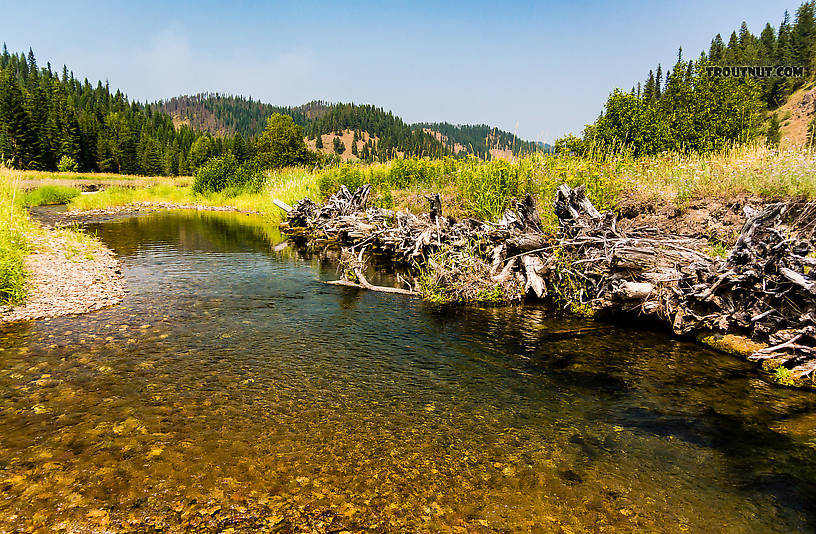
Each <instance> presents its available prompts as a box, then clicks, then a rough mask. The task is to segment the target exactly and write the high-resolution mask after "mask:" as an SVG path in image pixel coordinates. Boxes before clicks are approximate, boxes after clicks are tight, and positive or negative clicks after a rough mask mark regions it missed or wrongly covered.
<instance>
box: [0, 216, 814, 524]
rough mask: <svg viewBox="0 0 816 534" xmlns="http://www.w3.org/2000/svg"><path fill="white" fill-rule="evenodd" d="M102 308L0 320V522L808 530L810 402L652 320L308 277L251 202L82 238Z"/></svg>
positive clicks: (314, 272)
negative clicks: (118, 274) (452, 301)
mask: <svg viewBox="0 0 816 534" xmlns="http://www.w3.org/2000/svg"><path fill="white" fill-rule="evenodd" d="M92 230H94V231H96V232H97V233H98V235H99V236H100V238H101V239H103V240H104V241H105V242H106V243H108V244H109V245H110V246H111V247H112V248H114V249H115V250H116V251H117V252H119V253H120V254H121V256H122V261H123V263H124V273H125V276H126V279H127V283H128V287H129V289H130V294H129V296H128V297H127V299H126V301H125V302H124V304H123V305H122V306H119V307H117V308H114V309H110V310H105V311H102V312H98V313H94V314H90V315H85V316H82V317H73V318H62V319H55V320H50V321H40V322H36V323H24V324H18V325H13V326H7V327H4V328H3V329H2V330H0V335H2V342H0V361H2V365H0V490H2V499H0V524H4V525H9V526H8V527H4V528H8V529H9V530H12V531H13V530H16V529H18V528H27V527H29V528H30V527H33V528H54V527H60V526H62V527H64V528H66V529H68V530H69V531H70V530H82V529H97V530H100V529H105V528H110V529H112V530H114V531H126V530H134V531H139V532H143V531H149V530H151V529H153V530H163V531H174V532H183V531H187V530H190V529H196V528H198V529H200V530H202V531H209V530H212V531H218V530H224V529H228V528H234V529H235V530H237V531H247V532H253V531H259V530H265V529H266V530H269V531H288V530H291V531H310V530H313V531H340V530H343V529H348V530H352V531H357V530H364V529H370V530H373V531H394V532H403V531H417V530H420V531H447V530H454V531H456V530H457V529H458V531H462V532H465V531H477V532H478V531H484V532H489V531H496V530H498V531H536V530H539V531H542V532H580V531H599V532H605V531H610V532H635V531H647V532H655V531H672V532H674V531H690V532H792V531H810V530H812V529H813V519H814V517H816V516H815V515H814V504H813V503H816V488H814V481H816V469H814V468H815V467H816V461H815V460H814V447H815V446H816V425H815V424H814V423H816V415H814V413H816V410H814V407H815V405H816V397H815V396H814V395H813V394H812V393H809V392H799V391H789V390H781V389H776V388H773V387H770V386H768V385H767V384H766V383H765V382H763V381H761V380H759V379H758V378H757V377H756V376H755V375H754V373H753V372H752V370H751V367H750V366H748V365H746V364H744V363H743V362H740V361H737V360H735V359H733V358H730V357H726V356H721V355H718V354H716V353H712V352H709V351H707V350H704V349H701V348H700V347H697V346H694V345H691V344H688V343H682V342H678V341H673V340H670V339H667V338H666V337H665V336H662V335H660V334H655V333H650V332H645V331H638V330H629V329H621V328H613V327H610V326H607V325H600V324H596V323H590V322H585V321H582V320H577V319H571V318H564V317H557V316H555V315H554V314H553V312H552V311H551V310H547V309H545V308H537V307H525V308H520V307H519V308H488V309H466V310H458V311H456V312H452V311H450V310H447V311H445V310H439V309H434V308H429V307H427V306H425V305H424V304H422V303H421V302H419V301H417V300H414V299H407V298H405V297H401V296H396V295H382V294H375V293H368V292H361V291H357V290H354V289H349V288H342V287H334V286H326V285H324V284H322V283H321V282H320V278H326V277H331V276H332V275H333V274H334V271H333V268H332V267H331V266H326V265H321V263H320V262H319V261H318V260H317V259H316V258H303V257H298V256H296V255H295V254H294V253H293V251H291V250H289V249H286V250H283V251H281V252H274V250H273V245H274V244H275V243H276V242H277V241H278V240H279V239H280V237H279V236H278V235H277V233H276V232H275V231H274V230H271V229H270V228H269V227H268V226H266V225H265V224H263V222H262V221H260V220H259V219H257V218H255V217H247V216H244V215H236V214H214V213H188V214H173V213H157V214H152V215H149V216H144V217H139V218H135V219H124V220H116V221H111V222H107V223H105V224H101V225H97V226H95V227H93V228H92Z"/></svg>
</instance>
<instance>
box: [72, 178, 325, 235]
mask: <svg viewBox="0 0 816 534" xmlns="http://www.w3.org/2000/svg"><path fill="white" fill-rule="evenodd" d="M307 196H308V197H312V198H315V199H316V198H318V196H319V190H318V187H317V181H316V175H315V174H314V173H312V172H310V171H308V170H306V169H301V168H288V169H283V170H280V171H277V172H275V173H269V174H268V176H267V180H266V183H265V184H264V186H263V188H262V189H261V191H258V192H250V191H241V190H234V189H231V190H225V191H221V192H218V193H207V194H195V193H193V190H192V188H191V187H189V186H176V185H169V184H162V185H154V186H150V187H144V188H130V187H110V188H108V189H105V190H103V191H99V192H97V193H93V194H91V195H82V196H79V197H76V198H74V199H73V200H72V201H71V202H70V203H69V205H68V209H71V210H92V209H103V208H108V207H114V206H126V205H129V204H134V203H137V202H170V203H174V204H184V205H193V204H195V205H201V206H231V207H234V208H236V209H239V210H245V211H257V212H260V213H262V214H264V215H266V216H267V217H268V218H269V219H270V222H280V221H282V220H283V216H284V213H283V211H282V210H280V208H278V207H276V206H275V205H274V204H273V202H272V201H273V199H275V198H277V199H280V200H282V201H284V202H286V203H287V204H290V205H291V204H294V203H295V202H297V201H298V200H300V199H302V198H304V197H307Z"/></svg>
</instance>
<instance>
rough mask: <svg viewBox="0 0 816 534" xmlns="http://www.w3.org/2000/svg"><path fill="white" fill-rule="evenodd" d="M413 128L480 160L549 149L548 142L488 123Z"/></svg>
mask: <svg viewBox="0 0 816 534" xmlns="http://www.w3.org/2000/svg"><path fill="white" fill-rule="evenodd" d="M414 128H421V129H422V130H423V131H425V132H428V133H430V134H431V135H434V136H435V137H436V138H437V139H438V140H439V141H441V142H442V144H444V145H445V147H446V148H447V149H448V150H450V151H451V152H453V153H454V154H460V153H464V154H471V155H474V156H476V157H479V158H482V159H489V158H487V155H488V154H489V155H490V158H499V157H503V158H509V157H510V156H517V155H519V154H529V153H531V152H542V151H543V152H548V151H549V145H546V144H544V145H543V144H541V143H536V142H534V141H525V140H523V139H519V138H518V137H517V136H516V135H515V134H512V133H510V132H505V131H504V130H499V129H498V128H494V127H492V126H488V125H487V124H476V125H469V124H449V123H447V122H434V123H427V122H425V123H417V124H414Z"/></svg>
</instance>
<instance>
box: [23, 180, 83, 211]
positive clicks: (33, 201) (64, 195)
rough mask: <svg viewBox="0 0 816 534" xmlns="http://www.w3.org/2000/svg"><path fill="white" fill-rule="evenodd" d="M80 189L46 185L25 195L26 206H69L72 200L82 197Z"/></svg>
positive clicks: (24, 203) (24, 202)
mask: <svg viewBox="0 0 816 534" xmlns="http://www.w3.org/2000/svg"><path fill="white" fill-rule="evenodd" d="M80 194H81V193H80V191H79V189H77V188H75V187H67V186H64V185H44V186H42V187H38V188H37V189H34V190H32V191H28V192H27V193H25V194H24V195H23V205H25V206H46V205H51V204H67V203H68V202H70V201H71V199H72V198H75V197H78V196H79V195H80Z"/></svg>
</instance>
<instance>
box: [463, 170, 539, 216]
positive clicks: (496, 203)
mask: <svg viewBox="0 0 816 534" xmlns="http://www.w3.org/2000/svg"><path fill="white" fill-rule="evenodd" d="M519 171H520V168H519V166H518V165H514V164H512V163H510V162H508V161H505V160H496V161H490V162H487V163H480V162H477V161H473V160H470V161H466V162H465V163H464V164H463V165H462V166H461V167H460V168H459V169H458V173H457V180H458V183H459V184H460V185H461V187H462V193H463V195H464V197H465V199H466V200H467V202H468V205H469V208H470V211H471V212H472V213H473V214H474V215H475V216H476V217H479V218H482V219H485V220H495V219H498V218H499V217H501V215H502V213H504V210H505V208H507V206H508V204H509V202H510V199H511V198H514V197H519V196H521V192H522V191H523V187H522V180H523V178H522V176H521V175H520V172H519Z"/></svg>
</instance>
